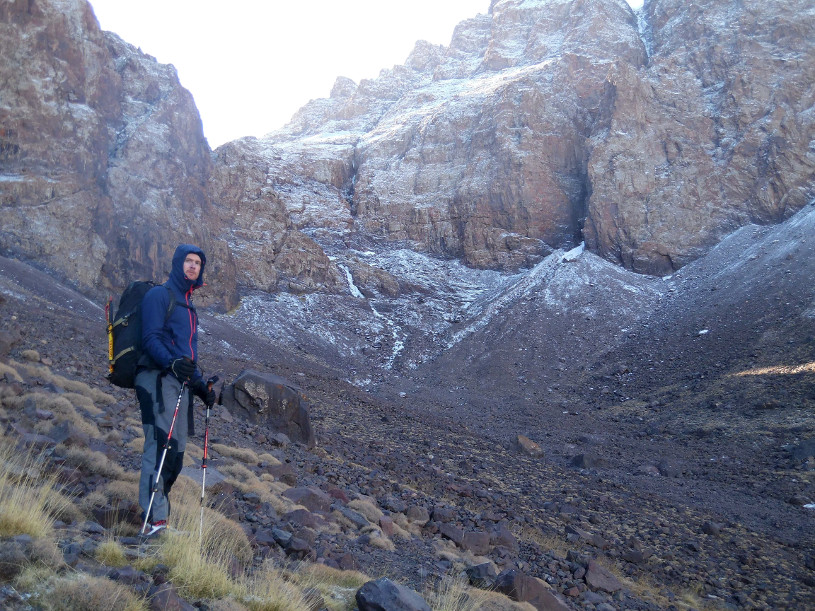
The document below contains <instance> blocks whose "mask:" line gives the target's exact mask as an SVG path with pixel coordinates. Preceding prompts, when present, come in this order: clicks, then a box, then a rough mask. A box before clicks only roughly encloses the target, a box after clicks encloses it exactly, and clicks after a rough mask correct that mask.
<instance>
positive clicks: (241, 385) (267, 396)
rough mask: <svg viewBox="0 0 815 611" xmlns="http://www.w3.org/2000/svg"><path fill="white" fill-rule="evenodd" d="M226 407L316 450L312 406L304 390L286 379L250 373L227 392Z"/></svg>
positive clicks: (227, 389) (235, 413) (228, 388)
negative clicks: (311, 416)
mask: <svg viewBox="0 0 815 611" xmlns="http://www.w3.org/2000/svg"><path fill="white" fill-rule="evenodd" d="M223 404H224V406H225V407H227V408H228V409H229V410H230V412H231V413H232V414H233V415H235V416H239V417H243V418H245V419H246V420H249V421H250V422H253V423H256V424H265V425H266V426H268V427H269V428H270V429H272V430H274V431H279V432H282V433H285V434H286V435H287V436H288V437H289V438H290V439H291V440H292V441H297V442H300V443H304V444H306V445H307V446H308V447H314V445H315V443H316V441H315V438H314V430H313V429H312V427H311V418H310V416H309V405H308V401H307V400H306V397H305V395H304V394H303V393H302V392H301V390H300V388H299V387H298V386H296V385H295V384H292V383H291V382H289V381H288V380H286V379H285V378H281V377H280V376H276V375H273V374H270V373H260V372H258V371H253V370H251V369H247V370H245V371H242V372H241V373H240V375H239V376H238V377H237V379H236V380H235V382H234V383H233V384H232V385H230V386H228V387H227V388H225V389H224V396H223Z"/></svg>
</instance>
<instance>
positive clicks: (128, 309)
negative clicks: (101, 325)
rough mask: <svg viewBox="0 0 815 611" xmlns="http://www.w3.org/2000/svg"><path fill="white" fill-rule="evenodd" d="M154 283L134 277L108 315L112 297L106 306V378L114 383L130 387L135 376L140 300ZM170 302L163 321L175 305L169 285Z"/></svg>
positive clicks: (140, 353)
mask: <svg viewBox="0 0 815 611" xmlns="http://www.w3.org/2000/svg"><path fill="white" fill-rule="evenodd" d="M154 286H156V284H155V283H153V282H151V281H149V280H136V281H135V282H131V283H130V284H128V285H127V288H126V289H125V290H124V291H123V292H122V296H121V297H120V298H119V309H118V310H117V311H116V316H115V317H114V318H112V319H111V313H112V308H111V306H112V305H113V299H109V300H108V303H107V306H106V307H105V317H106V318H107V324H108V361H109V369H110V372H109V373H108V375H107V378H108V380H109V381H110V383H111V384H113V385H115V386H120V387H122V388H133V386H134V380H135V378H136V366H137V365H138V363H139V358H141V355H142V346H141V303H142V299H144V296H145V295H146V294H147V291H149V290H150V289H151V288H153V287H154ZM165 288H166V289H167V291H168V292H169V293H170V304H169V305H168V306H167V314H166V315H165V316H164V322H165V323H166V322H167V320H168V319H169V318H170V314H172V312H173V308H174V307H175V298H174V297H173V294H172V291H170V288H169V287H165Z"/></svg>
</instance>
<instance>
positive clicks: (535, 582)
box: [493, 569, 569, 611]
mask: <svg viewBox="0 0 815 611" xmlns="http://www.w3.org/2000/svg"><path fill="white" fill-rule="evenodd" d="M493 589H494V590H495V591H496V592H500V593H501V594H504V595H505V596H508V597H509V598H511V599H512V600H516V601H518V602H528V603H529V604H531V605H532V606H533V607H535V608H536V609H541V610H545V611H566V610H567V609H569V606H568V605H567V604H566V603H565V602H563V601H562V600H560V598H558V597H557V595H556V594H555V593H554V592H552V590H551V589H550V588H549V586H547V585H546V584H545V583H544V582H543V581H541V580H540V579H537V578H536V577H531V576H529V575H526V574H524V573H522V572H520V571H516V570H514V569H511V570H508V571H503V572H502V573H500V574H499V575H498V577H496V579H495V584H494V588H493Z"/></svg>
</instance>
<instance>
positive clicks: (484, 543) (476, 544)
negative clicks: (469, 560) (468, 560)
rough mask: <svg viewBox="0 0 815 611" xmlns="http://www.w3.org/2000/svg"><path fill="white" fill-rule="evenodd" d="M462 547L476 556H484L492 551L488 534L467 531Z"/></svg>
mask: <svg viewBox="0 0 815 611" xmlns="http://www.w3.org/2000/svg"><path fill="white" fill-rule="evenodd" d="M461 547H462V549H466V550H469V551H471V552H472V553H474V554H475V555H476V556H483V555H484V554H486V553H487V552H489V551H490V535H489V533H486V532H476V531H465V532H464V537H463V539H462V541H461Z"/></svg>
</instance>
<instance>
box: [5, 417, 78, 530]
mask: <svg viewBox="0 0 815 611" xmlns="http://www.w3.org/2000/svg"><path fill="white" fill-rule="evenodd" d="M71 505H72V503H71V501H70V499H68V498H67V497H66V496H64V495H62V494H60V493H59V492H58V491H57V486H56V472H55V471H54V470H53V469H50V468H49V467H48V465H47V464H46V461H45V458H44V455H42V454H39V455H34V454H32V453H20V452H19V450H18V449H17V448H16V447H15V446H14V445H13V444H12V443H11V440H10V439H8V438H6V437H5V436H3V435H2V433H0V536H5V537H10V536H15V535H22V534H27V535H31V536H32V537H34V538H46V537H50V536H51V535H52V534H53V526H54V521H55V519H56V518H57V517H58V516H60V515H62V514H64V513H68V511H69V509H70V507H71Z"/></svg>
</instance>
